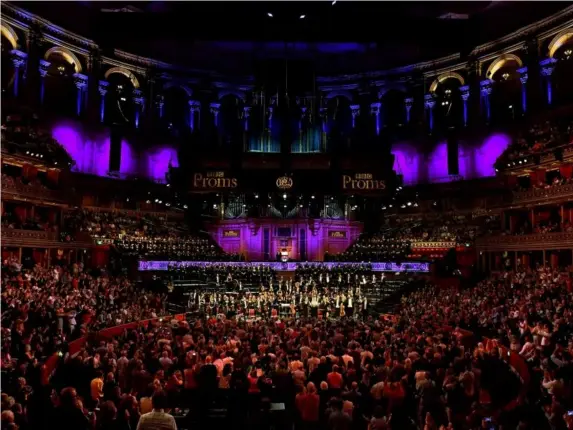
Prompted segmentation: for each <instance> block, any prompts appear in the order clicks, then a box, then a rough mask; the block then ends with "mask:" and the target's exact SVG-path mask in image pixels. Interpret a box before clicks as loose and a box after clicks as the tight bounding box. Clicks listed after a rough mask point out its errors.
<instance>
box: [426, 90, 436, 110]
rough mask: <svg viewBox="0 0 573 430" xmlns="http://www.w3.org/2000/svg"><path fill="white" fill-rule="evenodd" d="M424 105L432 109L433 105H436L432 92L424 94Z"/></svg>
mask: <svg viewBox="0 0 573 430" xmlns="http://www.w3.org/2000/svg"><path fill="white" fill-rule="evenodd" d="M424 106H425V107H426V109H430V110H432V109H434V106H436V97H435V96H434V94H426V95H425V96H424Z"/></svg>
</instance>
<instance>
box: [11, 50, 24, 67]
mask: <svg viewBox="0 0 573 430" xmlns="http://www.w3.org/2000/svg"><path fill="white" fill-rule="evenodd" d="M10 54H11V57H12V63H13V64H14V67H16V68H19V67H22V66H23V65H24V64H25V63H26V61H27V60H28V54H26V53H25V52H22V51H19V50H18V49H12V51H10Z"/></svg>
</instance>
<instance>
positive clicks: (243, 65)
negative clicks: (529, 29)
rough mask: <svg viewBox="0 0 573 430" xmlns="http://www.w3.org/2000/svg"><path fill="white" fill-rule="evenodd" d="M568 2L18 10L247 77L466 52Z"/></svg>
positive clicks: (132, 48) (111, 42)
mask: <svg viewBox="0 0 573 430" xmlns="http://www.w3.org/2000/svg"><path fill="white" fill-rule="evenodd" d="M569 4H570V3H568V2H355V1H352V2H351V1H322V2H239V1H234V2H214V1H208V2H160V1H154V2H122V1H119V2H96V1H93V2H91V1H82V2H75V3H71V2H70V3H66V8H65V9H62V8H54V7H53V3H52V2H26V3H21V4H19V6H20V7H24V8H26V9H28V10H30V11H31V12H33V13H37V14H39V15H41V16H43V17H45V18H46V19H48V20H50V21H52V22H54V23H56V24H58V25H60V26H62V27H64V28H66V29H67V30H71V31H74V32H76V33H78V34H80V35H82V36H85V37H89V38H91V39H93V40H94V41H95V42H96V43H97V44H98V45H99V46H100V47H103V49H104V51H105V50H109V51H111V50H112V49H114V48H117V49H122V50H124V51H127V52H130V53H133V54H136V55H141V56H145V57H151V58H154V59H157V60H161V61H165V62H168V63H171V64H178V65H181V66H182V67H185V68H197V69H207V70H213V71H218V72H222V73H233V72H234V73H237V74H249V73H251V72H252V67H253V64H254V63H255V62H257V61H258V60H260V59H268V58H289V59H300V60H307V61H312V62H313V63H315V67H314V69H315V72H316V73H319V74H322V75H325V74H338V73H355V72H359V71H365V70H370V69H373V70H381V69H387V68H394V67H400V66H407V65H409V64H412V63H416V62H420V61H431V60H433V59H436V58H439V57H442V56H446V55H450V54H453V53H457V52H461V53H462V55H463V54H464V52H469V51H470V50H471V49H472V48H474V47H475V46H477V45H479V44H481V43H485V42H488V41H491V40H495V39H496V38H499V37H501V36H503V35H505V34H508V33H510V32H511V31H514V30H516V29H518V28H520V27H523V26H525V25H527V24H529V23H532V22H534V21H538V20H540V19H542V18H543V17H545V16H549V15H551V14H554V13H556V12H558V11H559V10H561V9H564V8H565V7H566V6H568V5H569Z"/></svg>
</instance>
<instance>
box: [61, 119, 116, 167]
mask: <svg viewBox="0 0 573 430" xmlns="http://www.w3.org/2000/svg"><path fill="white" fill-rule="evenodd" d="M52 136H53V137H54V139H56V140H57V141H58V142H59V143H60V144H61V145H62V146H63V147H64V148H65V149H66V151H68V153H69V154H70V156H71V157H72V159H73V160H74V161H75V165H74V167H73V169H72V170H73V171H76V172H81V173H87V174H92V175H99V176H104V175H106V174H107V171H108V168H109V145H110V143H109V135H107V136H106V135H105V134H104V133H88V132H86V131H84V130H83V129H82V127H81V125H79V124H75V123H72V122H62V123H59V124H58V125H56V126H55V127H54V128H53V129H52Z"/></svg>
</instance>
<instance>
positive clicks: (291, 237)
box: [209, 219, 362, 261]
mask: <svg viewBox="0 0 573 430" xmlns="http://www.w3.org/2000/svg"><path fill="white" fill-rule="evenodd" d="M361 232H362V224H361V223H359V222H352V221H345V220H334V219H233V220H224V221H219V222H218V223H216V224H212V225H211V226H210V227H209V233H210V235H211V237H212V238H213V239H214V240H215V241H216V242H217V243H218V244H219V246H220V247H221V248H222V249H223V250H224V251H225V252H227V253H228V254H240V255H243V256H244V257H245V259H246V260H247V261H264V260H267V261H268V260H274V259H275V257H276V255H277V254H279V253H281V252H286V253H287V255H288V258H289V259H290V260H295V261H322V260H324V255H325V253H328V254H330V255H337V254H340V253H342V252H344V251H346V249H347V248H348V247H349V246H350V245H352V243H354V242H355V241H356V239H358V236H359V235H360V233H361Z"/></svg>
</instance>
